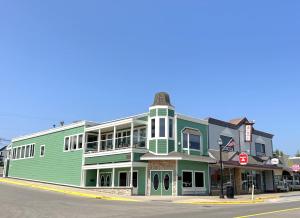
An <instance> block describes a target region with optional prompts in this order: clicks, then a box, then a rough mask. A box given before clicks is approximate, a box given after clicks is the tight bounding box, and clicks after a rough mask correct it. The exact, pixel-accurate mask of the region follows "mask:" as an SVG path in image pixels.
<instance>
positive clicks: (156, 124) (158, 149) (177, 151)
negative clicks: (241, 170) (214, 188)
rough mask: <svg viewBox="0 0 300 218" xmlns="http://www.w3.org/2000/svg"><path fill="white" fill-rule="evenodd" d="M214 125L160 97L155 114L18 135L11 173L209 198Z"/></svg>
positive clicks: (105, 188)
mask: <svg viewBox="0 0 300 218" xmlns="http://www.w3.org/2000/svg"><path fill="white" fill-rule="evenodd" d="M209 163H215V160H214V159H212V158H210V157H209V156H208V121H206V120H200V119H195V118H191V117H188V116H184V115H181V114H178V113H176V111H175V108H174V107H173V106H172V105H171V103H170V99H169V96H168V94H166V93H158V94H156V96H155V99H154V103H153V105H152V106H150V108H149V110H148V112H146V113H144V114H139V115H135V116H131V117H126V118H122V119H118V120H113V121H109V122H104V123H94V122H87V121H80V122H76V123H72V124H69V125H64V126H60V127H57V128H53V129H49V130H46V131H42V132H38V133H34V134H30V135H26V136H21V137H18V138H14V139H13V140H12V145H11V157H10V160H9V165H8V170H7V175H8V177H12V178H20V179H26V180H33V181H41V182H47V183H54V184H61V185H68V186H76V187H84V188H89V189H99V190H100V191H101V192H107V193H114V194H123V195H207V194H209V192H210V190H209V189H210V185H209V184H210V181H209Z"/></svg>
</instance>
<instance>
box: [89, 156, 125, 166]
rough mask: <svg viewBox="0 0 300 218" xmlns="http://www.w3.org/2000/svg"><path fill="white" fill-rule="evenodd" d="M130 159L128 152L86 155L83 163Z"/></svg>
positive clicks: (113, 161)
mask: <svg viewBox="0 0 300 218" xmlns="http://www.w3.org/2000/svg"><path fill="white" fill-rule="evenodd" d="M130 160H131V154H130V153H127V154H115V155H107V156H99V157H87V158H85V165H89V164H104V163H117V162H127V161H130Z"/></svg>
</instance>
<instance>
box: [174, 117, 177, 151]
mask: <svg viewBox="0 0 300 218" xmlns="http://www.w3.org/2000/svg"><path fill="white" fill-rule="evenodd" d="M174 120H175V121H174V127H175V128H174V129H175V130H174V143H175V148H174V149H175V151H176V152H177V151H178V136H177V114H175V115H174Z"/></svg>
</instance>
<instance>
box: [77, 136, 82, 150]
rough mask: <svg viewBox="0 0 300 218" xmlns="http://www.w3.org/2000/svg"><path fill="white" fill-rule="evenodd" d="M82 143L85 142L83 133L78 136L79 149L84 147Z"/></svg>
mask: <svg viewBox="0 0 300 218" xmlns="http://www.w3.org/2000/svg"><path fill="white" fill-rule="evenodd" d="M82 144H83V135H79V136H78V149H81V148H82Z"/></svg>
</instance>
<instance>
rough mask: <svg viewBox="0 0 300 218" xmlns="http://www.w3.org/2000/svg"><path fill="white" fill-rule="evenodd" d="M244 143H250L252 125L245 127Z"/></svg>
mask: <svg viewBox="0 0 300 218" xmlns="http://www.w3.org/2000/svg"><path fill="white" fill-rule="evenodd" d="M245 141H246V142H252V124H251V123H249V124H246V125H245Z"/></svg>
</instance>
